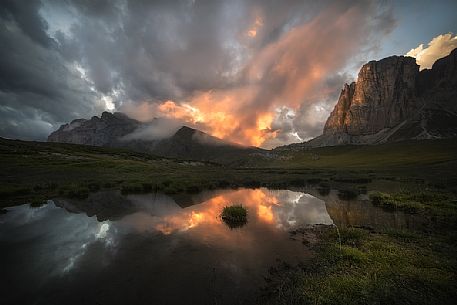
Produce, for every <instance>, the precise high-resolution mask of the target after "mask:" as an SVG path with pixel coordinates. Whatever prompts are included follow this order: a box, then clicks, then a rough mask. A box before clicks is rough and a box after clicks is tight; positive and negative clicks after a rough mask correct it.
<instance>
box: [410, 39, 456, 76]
mask: <svg viewBox="0 0 457 305" xmlns="http://www.w3.org/2000/svg"><path fill="white" fill-rule="evenodd" d="M455 48H457V35H453V34H452V33H448V34H442V35H438V36H436V37H434V38H433V39H432V40H431V41H430V42H429V43H428V44H427V46H424V44H420V45H419V46H417V47H416V48H414V49H411V50H410V51H409V52H408V53H406V55H407V56H411V57H414V58H416V62H417V64H418V65H419V66H420V70H423V69H430V68H431V67H432V66H433V64H434V63H435V61H436V60H437V59H439V58H442V57H444V56H447V55H449V53H451V51H452V50H454V49H455Z"/></svg>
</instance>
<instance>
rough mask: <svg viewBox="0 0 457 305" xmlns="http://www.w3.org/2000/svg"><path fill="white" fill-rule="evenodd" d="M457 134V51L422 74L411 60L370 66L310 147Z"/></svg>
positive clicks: (348, 88) (348, 86)
mask: <svg viewBox="0 0 457 305" xmlns="http://www.w3.org/2000/svg"><path fill="white" fill-rule="evenodd" d="M456 136H457V49H454V50H453V51H452V52H451V54H449V55H448V56H446V57H443V58H441V59H439V60H437V61H436V62H435V64H434V65H433V67H432V68H431V69H425V70H422V71H419V66H418V65H417V64H416V60H415V59H414V58H412V57H405V56H391V57H388V58H384V59H382V60H379V61H370V62H368V63H367V64H365V65H364V66H363V67H362V68H361V70H360V72H359V74H358V78H357V81H356V82H353V83H351V84H346V85H345V86H344V88H343V90H342V91H341V95H340V97H339V99H338V102H337V104H336V106H335V108H334V110H333V111H332V113H331V114H330V116H329V118H328V119H327V122H326V123H325V127H324V131H323V134H322V135H321V136H319V137H317V138H315V139H312V140H310V141H309V142H307V143H305V144H304V145H305V146H308V147H318V146H333V145H342V144H379V143H385V142H395V141H403V140H411V139H439V138H452V137H456Z"/></svg>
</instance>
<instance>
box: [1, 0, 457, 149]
mask: <svg viewBox="0 0 457 305" xmlns="http://www.w3.org/2000/svg"><path fill="white" fill-rule="evenodd" d="M456 11H457V1H440V0H436V1H423V0H418V1H386V0H383V1H370V0H358V1H357V0H347V1H346V0H324V1H314V0H313V1H311V0H301V1H293V0H284V1H279V0H278V1H274V0H226V1H218V0H207V1H200V0H181V1H172V0H162V1H145V0H119V1H116V0H114V1H111V0H99V1H91V0H64V1H62V0H59V1H58V0H42V1H38V0H28V1H25V0H23V1H21V0H3V1H1V2H0V41H1V43H0V136H1V137H6V138H18V139H23V140H40V141H41V140H43V141H44V140H46V137H47V136H48V135H49V134H50V133H51V132H52V131H54V130H56V129H57V128H58V127H59V126H60V125H61V124H64V123H68V122H70V121H71V120H73V119H76V118H90V117H92V116H94V115H98V116H99V115H100V114H101V113H102V112H103V111H110V112H114V111H120V112H124V113H126V114H128V115H129V116H131V117H133V118H135V119H138V120H140V121H144V122H150V121H151V120H153V119H154V118H162V120H159V121H160V122H164V123H163V124H162V123H161V124H157V123H156V124H155V125H154V127H153V128H154V130H151V132H150V134H147V133H146V134H144V136H145V137H148V136H149V137H154V136H155V135H157V134H160V135H161V136H164V134H167V133H172V132H173V131H174V130H176V129H177V128H178V127H179V126H181V125H187V126H190V127H194V128H198V129H200V130H202V131H204V132H207V133H209V134H211V135H214V136H217V137H220V138H222V139H225V140H228V141H232V142H236V143H239V144H242V145H255V146H260V147H264V148H273V147H276V146H278V145H285V144H289V143H293V142H303V141H306V140H309V139H311V138H313V137H315V136H318V135H320V134H321V133H322V128H323V126H324V124H325V121H326V119H327V117H328V115H329V113H330V112H331V110H332V109H333V107H334V105H335V104H336V102H337V100H338V96H339V94H340V92H341V89H342V88H343V85H344V83H349V82H352V81H354V80H355V79H356V77H357V72H358V70H359V69H360V67H361V66H362V65H363V64H364V63H366V62H367V61H369V60H377V59H381V58H383V57H387V56H391V55H406V54H407V55H409V56H413V57H415V58H416V61H417V63H418V64H419V65H420V68H421V69H425V68H430V67H431V65H432V64H433V62H434V61H435V60H436V59H438V58H440V57H442V56H445V55H447V54H449V52H450V51H451V50H452V49H453V48H456V47H457V37H456V35H455V34H456V33H457V18H456V16H455V12H456ZM155 122H157V120H156V121H155ZM143 133H144V132H143Z"/></svg>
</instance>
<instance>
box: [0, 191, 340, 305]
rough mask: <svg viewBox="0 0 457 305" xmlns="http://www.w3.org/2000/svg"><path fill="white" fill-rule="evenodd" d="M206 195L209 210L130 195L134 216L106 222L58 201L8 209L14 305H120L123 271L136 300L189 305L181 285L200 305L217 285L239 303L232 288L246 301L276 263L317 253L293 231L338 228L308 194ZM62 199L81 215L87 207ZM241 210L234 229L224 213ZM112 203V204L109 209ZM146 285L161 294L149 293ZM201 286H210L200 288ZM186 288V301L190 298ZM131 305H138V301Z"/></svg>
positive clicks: (0, 240) (8, 269) (7, 256)
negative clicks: (86, 299) (240, 222)
mask: <svg viewBox="0 0 457 305" xmlns="http://www.w3.org/2000/svg"><path fill="white" fill-rule="evenodd" d="M118 196H120V194H118ZM196 196H197V195H196ZM198 196H200V197H199V199H198V200H197V202H201V203H200V204H196V205H191V206H188V207H185V208H181V207H180V206H178V205H177V204H176V203H175V201H174V200H173V199H172V198H170V197H168V196H165V195H157V194H156V195H154V194H142V195H130V196H127V197H122V196H121V197H122V198H121V199H119V200H124V201H128V202H129V205H130V206H133V207H134V209H133V211H132V210H129V213H127V214H126V215H123V216H122V217H120V218H119V219H118V220H115V221H103V222H98V221H97V219H96V216H93V217H88V216H86V215H85V214H84V213H79V214H77V213H70V212H68V211H67V210H66V209H63V208H59V207H56V206H54V204H52V202H51V201H50V202H49V204H47V205H45V206H42V207H39V208H31V207H29V206H27V205H22V206H17V207H13V208H8V213H7V214H5V215H1V216H0V245H1V248H2V249H6V251H3V252H2V253H1V254H0V259H1V261H2V262H4V263H5V262H6V263H5V268H4V269H5V271H4V276H6V277H8V278H9V279H10V280H9V281H8V283H7V284H6V285H5V286H3V289H5V292H4V293H3V295H4V296H5V302H6V303H5V304H13V303H22V304H26V303H28V302H31V300H34V302H35V301H36V300H41V301H38V302H37V304H42V303H43V304H45V303H48V302H49V298H50V296H52V298H53V299H54V300H60V301H62V302H63V300H64V299H63V298H65V301H64V303H66V304H71V303H78V302H79V301H81V300H80V299H78V298H76V299H72V295H73V294H78V293H77V291H79V290H80V289H81V290H82V293H81V294H86V295H88V296H92V297H95V298H99V299H100V302H101V303H104V302H105V301H106V298H107V296H106V295H107V294H108V295H110V297H109V298H108V299H110V298H111V296H115V295H117V299H116V300H117V301H115V302H114V303H116V302H117V303H122V302H121V300H123V299H122V298H123V293H122V294H121V292H120V291H121V290H120V288H119V287H118V286H117V285H121V283H118V282H117V281H116V280H114V279H115V278H117V277H118V276H119V275H120V274H122V275H123V276H127V277H131V278H132V281H133V283H131V284H129V287H130V285H135V288H132V287H130V288H129V289H134V290H135V291H136V294H135V295H138V297H139V296H142V297H143V298H148V297H149V294H153V295H154V299H155V300H156V301H157V302H169V303H170V304H173V303H180V302H179V300H182V299H180V295H181V293H176V292H175V293H174V294H175V295H174V296H173V297H171V296H170V293H171V291H175V290H176V289H177V288H178V287H188V289H191V288H192V290H193V293H195V294H196V295H195V297H194V299H193V300H194V301H195V302H205V301H206V299H205V298H207V297H211V298H213V297H215V296H214V295H212V296H211V295H208V293H207V292H205V291H207V290H208V289H209V288H208V287H212V288H211V291H213V292H212V293H213V294H217V298H219V299H220V300H221V302H222V303H224V302H226V303H231V302H232V301H235V299H233V298H237V297H238V296H231V295H230V294H227V293H226V292H224V291H225V290H226V289H225V288H224V287H232V288H234V289H238V290H239V297H240V298H241V297H244V296H246V295H249V294H250V293H251V292H252V289H253V288H254V287H258V286H260V285H261V284H262V283H263V278H262V276H263V275H265V273H266V272H267V270H268V267H269V266H272V265H274V264H275V262H276V259H278V258H280V259H282V260H285V261H290V262H298V261H299V260H301V259H303V258H304V257H306V256H307V255H308V253H309V252H308V250H307V249H306V248H305V247H304V246H303V245H302V244H301V242H300V241H293V240H290V239H289V235H288V233H287V231H288V230H290V229H292V228H294V227H296V226H300V225H304V224H315V223H325V224H330V223H332V220H331V219H330V217H329V215H328V214H327V211H326V208H325V203H324V202H323V201H322V200H320V199H317V198H315V197H313V196H311V195H308V194H304V193H301V192H293V191H283V190H282V191H276V190H275V191H270V190H267V189H256V190H251V189H239V190H223V191H211V192H206V193H205V194H203V195H198ZM198 196H197V197H198ZM95 198H103V196H98V197H95ZM107 198H110V200H112V196H111V197H109V196H107ZM194 201H195V200H194ZM62 202H63V205H64V206H65V205H66V204H73V205H72V208H71V210H72V211H75V210H77V208H75V206H78V203H77V202H73V203H71V202H70V201H68V202H65V201H62ZM235 203H241V204H243V205H244V206H245V207H246V208H247V209H248V223H247V224H246V225H245V226H244V227H242V228H238V229H233V230H231V229H230V228H228V227H227V226H226V225H225V224H224V223H223V222H222V221H221V220H220V218H219V217H218V216H219V214H220V212H221V210H222V208H223V207H224V206H226V205H230V204H235ZM102 206H103V208H106V207H109V202H105V203H103V204H102ZM80 212H84V211H80ZM105 212H106V211H105ZM91 214H93V213H92V212H91ZM212 277H217V278H218V281H216V282H214V279H213V278H212ZM144 281H146V282H147V283H155V285H156V286H155V287H156V288H155V289H152V290H151V288H150V287H149V288H147V287H143V286H144V284H143V282H144ZM198 282H199V283H201V285H202V287H200V286H199V287H193V285H194V283H198ZM148 285H149V284H148ZM92 286H93V287H92ZM95 287H97V289H95ZM183 289H184V291H183V292H182V294H185V293H188V292H189V291H187V290H186V289H187V288H183ZM100 291H103V296H102V295H100V293H101V292H100ZM159 291H160V292H159ZM67 297H69V298H70V299H67ZM135 298H136V297H135ZM78 300H79V301H78ZM224 300H225V301H224ZM229 300H230V301H229ZM123 301H125V302H127V301H132V303H133V300H132V299H131V297H130V299H129V300H125V299H124V300H123Z"/></svg>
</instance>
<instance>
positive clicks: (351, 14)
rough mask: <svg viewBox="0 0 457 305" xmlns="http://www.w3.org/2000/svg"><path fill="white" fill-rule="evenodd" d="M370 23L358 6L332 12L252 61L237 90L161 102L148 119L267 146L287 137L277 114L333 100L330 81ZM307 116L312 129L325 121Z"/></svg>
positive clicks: (255, 26) (254, 29) (259, 23)
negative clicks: (328, 98)
mask: <svg viewBox="0 0 457 305" xmlns="http://www.w3.org/2000/svg"><path fill="white" fill-rule="evenodd" d="M367 18H369V16H365V15H364V12H363V8H359V7H357V6H353V7H350V8H345V9H342V8H341V7H340V6H337V5H336V6H334V7H330V8H327V9H326V10H323V11H322V12H321V13H320V14H319V15H317V16H316V17H315V18H313V19H311V20H310V21H308V22H305V23H303V24H299V25H296V26H293V27H291V28H290V29H289V30H288V31H287V32H285V33H284V34H282V35H281V36H280V37H279V38H278V39H277V40H275V41H272V42H270V43H268V44H266V45H265V46H264V47H263V48H261V49H259V50H257V51H256V53H255V54H253V55H254V56H249V57H247V58H248V59H247V60H246V61H245V62H243V63H242V67H241V68H240V69H239V72H238V73H237V74H236V75H235V76H234V80H235V81H234V85H230V86H227V87H221V88H216V89H213V90H204V91H194V92H193V93H192V94H190V95H188V96H185V97H183V98H180V99H176V100H165V101H162V102H161V103H159V104H158V105H157V104H154V105H155V106H151V108H152V109H149V110H150V112H152V113H153V114H152V115H149V116H150V117H151V116H159V117H160V116H163V117H167V118H172V119H179V120H180V121H182V122H184V123H187V124H190V125H192V126H193V127H196V128H198V129H201V130H202V131H204V132H207V133H209V134H211V135H213V136H216V137H219V138H222V139H225V140H229V141H232V142H235V143H239V144H243V145H255V146H263V147H267V145H268V143H269V141H270V140H272V139H275V138H276V137H277V136H278V135H279V134H280V133H281V132H282V131H281V130H280V129H279V128H278V127H275V128H276V129H275V128H273V126H278V125H274V122H275V121H276V120H277V119H278V117H277V113H278V109H281V108H282V107H288V108H289V109H291V110H292V111H296V110H298V109H299V108H300V107H302V106H303V104H304V103H308V104H312V103H318V102H321V101H322V99H325V97H326V96H328V94H329V93H328V89H327V87H326V85H325V84H326V81H327V78H328V76H329V75H333V74H334V73H335V71H339V70H340V69H342V68H343V67H345V65H346V63H347V60H348V59H349V58H351V56H352V54H354V52H356V51H357V49H358V48H359V45H360V41H361V40H363V39H366V38H365V36H367V30H366V27H365V26H363V25H365V24H367V23H368V22H369V21H368V19H367ZM264 22H265V20H263V19H262V18H261V17H260V15H258V16H256V17H255V19H254V21H253V23H252V25H251V26H250V27H249V28H248V29H247V32H246V35H247V36H249V37H251V38H254V37H257V36H258V33H259V29H260V28H262V29H263V27H265V24H264ZM357 40H359V41H358V42H357ZM341 85H342V84H341ZM337 87H338V90H339V88H340V85H338V86H337ZM332 90H334V88H333V89H332ZM146 104H147V103H146ZM141 107H143V108H144V107H145V106H140V109H141V112H142V113H139V114H138V116H139V117H144V116H146V115H145V113H148V109H143V108H141ZM306 117H307V120H309V122H308V124H309V125H313V124H314V125H315V124H323V120H325V116H321V115H319V116H317V115H315V116H313V115H309V116H306ZM322 117H324V119H323V118H322Z"/></svg>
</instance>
